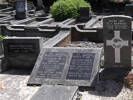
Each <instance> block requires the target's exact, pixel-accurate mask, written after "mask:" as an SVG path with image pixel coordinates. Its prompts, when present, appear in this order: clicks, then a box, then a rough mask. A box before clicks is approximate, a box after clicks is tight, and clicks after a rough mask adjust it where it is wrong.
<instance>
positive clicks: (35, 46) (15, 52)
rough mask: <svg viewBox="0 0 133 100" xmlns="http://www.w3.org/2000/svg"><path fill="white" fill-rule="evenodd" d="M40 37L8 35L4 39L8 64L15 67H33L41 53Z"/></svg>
mask: <svg viewBox="0 0 133 100" xmlns="http://www.w3.org/2000/svg"><path fill="white" fill-rule="evenodd" d="M42 41H43V40H42V38H40V37H7V38H5V39H4V40H3V44H4V55H5V59H6V61H7V63H8V64H7V66H9V67H13V68H22V69H24V68H26V69H28V68H33V66H34V64H35V62H36V59H37V57H38V55H39V53H40V50H41V45H43V43H42Z"/></svg>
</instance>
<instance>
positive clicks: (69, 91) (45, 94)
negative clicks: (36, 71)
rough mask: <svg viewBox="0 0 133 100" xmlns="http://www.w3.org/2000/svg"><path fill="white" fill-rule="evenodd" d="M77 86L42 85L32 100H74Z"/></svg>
mask: <svg viewBox="0 0 133 100" xmlns="http://www.w3.org/2000/svg"><path fill="white" fill-rule="evenodd" d="M77 90H78V87H77V86H59V85H56V86H52V85H49V86H48V85H42V86H41V88H40V89H39V91H37V93H36V94H35V95H34V96H33V97H32V98H31V100H72V99H73V97H74V94H75V93H76V92H77Z"/></svg>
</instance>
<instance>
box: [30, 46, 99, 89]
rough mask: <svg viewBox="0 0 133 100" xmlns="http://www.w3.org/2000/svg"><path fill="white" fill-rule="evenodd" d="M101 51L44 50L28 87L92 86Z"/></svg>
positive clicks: (73, 49)
mask: <svg viewBox="0 0 133 100" xmlns="http://www.w3.org/2000/svg"><path fill="white" fill-rule="evenodd" d="M100 55H101V49H87V48H86V49H85V48H84V49H83V48H82V49H81V48H59V47H58V48H56V47H53V48H43V49H42V51H41V53H40V55H39V58H38V60H37V62H36V64H35V67H34V69H33V71H32V74H31V77H30V79H29V81H28V85H41V84H48V85H49V84H50V85H51V84H63V85H70V86H73V85H75V86H91V85H92V83H93V82H94V80H95V78H97V74H98V71H99V61H100Z"/></svg>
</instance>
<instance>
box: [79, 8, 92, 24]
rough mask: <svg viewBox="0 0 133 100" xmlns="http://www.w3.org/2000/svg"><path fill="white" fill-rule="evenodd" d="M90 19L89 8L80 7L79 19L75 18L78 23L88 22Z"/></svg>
mask: <svg viewBox="0 0 133 100" xmlns="http://www.w3.org/2000/svg"><path fill="white" fill-rule="evenodd" d="M90 17H91V14H90V8H89V7H80V11H79V17H78V18H77V21H78V22H86V21H89V19H90Z"/></svg>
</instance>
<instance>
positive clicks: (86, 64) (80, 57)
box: [67, 53, 95, 80]
mask: <svg viewBox="0 0 133 100" xmlns="http://www.w3.org/2000/svg"><path fill="white" fill-rule="evenodd" d="M94 59H95V53H73V55H72V60H71V63H70V67H69V70H68V74H67V79H71V80H90V78H91V72H92V66H93V63H94Z"/></svg>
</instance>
